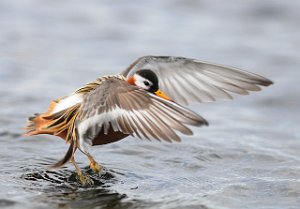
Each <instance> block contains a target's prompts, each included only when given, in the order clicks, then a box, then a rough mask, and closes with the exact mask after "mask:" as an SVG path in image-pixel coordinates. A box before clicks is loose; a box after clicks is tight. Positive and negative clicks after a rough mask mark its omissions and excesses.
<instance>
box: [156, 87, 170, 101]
mask: <svg viewBox="0 0 300 209" xmlns="http://www.w3.org/2000/svg"><path fill="white" fill-rule="evenodd" d="M154 94H156V95H157V96H159V97H161V98H163V99H166V100H169V101H172V99H171V98H170V97H168V96H167V95H166V94H165V93H164V92H162V91H161V90H159V89H158V90H157V91H156V92H154Z"/></svg>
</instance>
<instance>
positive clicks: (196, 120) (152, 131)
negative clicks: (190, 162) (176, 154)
mask: <svg viewBox="0 0 300 209" xmlns="http://www.w3.org/2000/svg"><path fill="white" fill-rule="evenodd" d="M107 89H110V91H107ZM99 101H100V102H99ZM95 104H97V105H95ZM77 123H78V134H79V137H80V138H87V139H90V140H93V137H95V136H96V135H97V133H99V132H100V131H101V130H102V129H104V133H105V134H107V133H108V131H109V130H110V128H112V129H113V131H115V132H117V131H121V132H123V133H125V134H131V135H136V136H137V137H139V138H146V139H149V140H151V139H156V140H164V141H168V142H171V141H180V137H179V136H178V134H177V133H176V131H179V132H181V133H182V134H186V135H192V131H191V130H190V129H189V128H188V127H186V125H193V126H200V125H207V122H206V121H205V120H204V119H203V118H202V117H201V116H199V115H198V114H196V113H194V112H192V111H190V110H188V109H186V108H184V107H182V106H180V105H178V104H176V103H174V102H171V101H167V100H164V99H162V98H160V97H158V96H156V95H154V94H152V93H149V92H146V91H144V90H142V89H139V88H138V87H135V86H132V85H130V84H129V83H127V82H126V81H124V80H119V79H111V80H110V81H105V82H103V83H102V84H101V85H100V86H99V87H98V88H97V89H95V90H94V92H91V93H90V94H88V95H87V96H86V97H85V98H84V100H83V102H82V104H81V112H80V116H79V117H78V121H77Z"/></svg>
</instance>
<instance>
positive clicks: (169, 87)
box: [122, 56, 272, 104]
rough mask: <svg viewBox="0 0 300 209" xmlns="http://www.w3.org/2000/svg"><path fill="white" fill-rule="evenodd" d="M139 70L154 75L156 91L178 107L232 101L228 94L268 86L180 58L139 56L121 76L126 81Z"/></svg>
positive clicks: (237, 73) (242, 73)
mask: <svg viewBox="0 0 300 209" xmlns="http://www.w3.org/2000/svg"><path fill="white" fill-rule="evenodd" d="M141 69H150V70H152V71H153V72H154V73H156V75H157V76H158V78H159V87H160V89H161V90H162V91H164V92H165V93H166V94H167V95H168V96H169V97H170V98H172V99H173V100H174V101H175V102H177V103H179V104H190V103H194V102H208V101H215V100H216V99H232V96H231V95H230V94H229V93H228V92H233V93H236V94H241V95H246V94H249V92H248V91H259V90H260V87H259V86H269V85H270V84H272V81H270V80H268V79H266V78H264V77H262V76H259V75H256V74H254V73H250V72H247V71H243V70H240V69H237V68H232V67H225V66H222V65H217V64H212V63H208V62H203V61H199V60H194V59H188V58H184V57H164V56H145V57H141V58H139V59H138V60H136V61H135V62H134V63H132V64H131V65H130V66H129V67H128V68H127V69H126V70H125V71H124V72H123V73H122V75H124V76H125V77H127V78H128V77H129V76H130V75H132V74H134V73H135V72H136V71H137V70H141Z"/></svg>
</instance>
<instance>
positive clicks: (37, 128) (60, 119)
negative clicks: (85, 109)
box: [25, 99, 80, 142]
mask: <svg viewBox="0 0 300 209" xmlns="http://www.w3.org/2000/svg"><path fill="white" fill-rule="evenodd" d="M60 101H61V99H58V100H54V101H52V102H51V103H50V106H49V108H48V111H47V112H45V113H42V114H35V115H34V116H32V117H30V118H29V119H28V124H27V127H26V128H25V129H26V131H27V132H26V133H25V136H32V135H38V134H50V135H55V136H59V137H61V138H62V139H64V140H66V141H67V142H69V141H70V140H71V139H72V138H73V137H75V128H74V122H75V119H76V117H77V115H78V112H79V111H78V110H79V106H80V104H75V105H73V106H71V107H69V108H66V109H64V110H61V111H59V112H54V109H55V107H56V105H57V104H58V103H59V102H60Z"/></svg>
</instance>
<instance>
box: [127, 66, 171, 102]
mask: <svg viewBox="0 0 300 209" xmlns="http://www.w3.org/2000/svg"><path fill="white" fill-rule="evenodd" d="M128 83H130V84H131V85H135V86H138V87H140V88H142V89H144V90H146V91H148V92H150V93H153V94H155V95H157V96H159V97H161V98H164V99H167V100H171V99H170V98H169V97H168V96H167V95H166V94H165V93H164V92H162V91H161V90H160V89H159V86H158V77H157V75H156V74H155V73H154V72H153V71H151V70H148V69H143V70H138V71H137V72H136V73H135V74H133V75H132V76H130V77H129V78H128Z"/></svg>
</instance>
